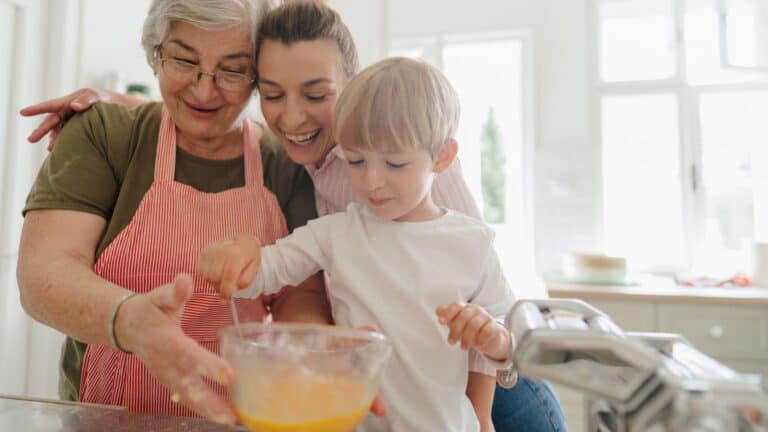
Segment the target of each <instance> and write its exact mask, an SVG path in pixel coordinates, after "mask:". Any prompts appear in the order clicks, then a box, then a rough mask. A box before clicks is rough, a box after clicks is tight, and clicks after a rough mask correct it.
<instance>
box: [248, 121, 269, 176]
mask: <svg viewBox="0 0 768 432" xmlns="http://www.w3.org/2000/svg"><path fill="white" fill-rule="evenodd" d="M262 131H263V129H262V127H261V126H260V125H259V124H256V123H251V122H250V121H248V119H244V120H243V153H244V155H245V186H248V187H253V186H262V185H263V184H264V171H263V169H262V166H261V143H260V141H261V136H262V134H263V132H262Z"/></svg>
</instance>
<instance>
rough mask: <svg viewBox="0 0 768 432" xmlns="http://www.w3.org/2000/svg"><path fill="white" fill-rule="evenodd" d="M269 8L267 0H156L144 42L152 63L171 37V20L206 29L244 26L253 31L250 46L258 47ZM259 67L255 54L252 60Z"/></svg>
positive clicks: (152, 5) (143, 35)
mask: <svg viewBox="0 0 768 432" xmlns="http://www.w3.org/2000/svg"><path fill="white" fill-rule="evenodd" d="M268 8H269V2H268V1H266V0H153V1H152V4H151V5H150V6H149V12H147V18H146V19H145V20H144V28H143V31H142V34H141V45H142V47H143V48H144V53H145V54H146V56H147V62H148V63H149V65H150V66H153V65H154V60H155V54H156V52H157V48H158V47H159V46H160V44H162V43H163V42H164V41H165V38H167V37H168V33H169V32H170V31H171V23H173V22H174V21H179V22H185V23H188V24H191V25H193V26H195V27H197V28H200V29H203V30H221V29H226V28H231V27H236V26H239V25H244V26H245V27H246V28H247V29H248V32H249V34H250V39H251V43H250V48H251V50H252V51H253V50H255V48H256V28H257V26H258V23H259V20H260V19H261V16H262V15H263V14H264V13H265V12H266V10H267V9H268ZM252 66H253V70H254V71H255V70H256V56H253V59H252Z"/></svg>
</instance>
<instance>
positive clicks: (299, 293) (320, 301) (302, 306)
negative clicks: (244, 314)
mask: <svg viewBox="0 0 768 432" xmlns="http://www.w3.org/2000/svg"><path fill="white" fill-rule="evenodd" d="M270 306H271V310H272V316H273V318H274V319H275V321H293V322H307V323H318V324H330V323H332V321H333V319H332V317H331V307H330V304H329V302H328V296H327V294H326V292H325V281H324V278H323V273H322V272H320V273H317V274H315V275H313V276H311V277H310V278H309V279H307V280H306V281H304V283H302V284H301V285H299V286H297V287H286V288H285V290H283V292H282V293H280V295H279V296H277V298H275V300H273V301H272V303H271V305H270Z"/></svg>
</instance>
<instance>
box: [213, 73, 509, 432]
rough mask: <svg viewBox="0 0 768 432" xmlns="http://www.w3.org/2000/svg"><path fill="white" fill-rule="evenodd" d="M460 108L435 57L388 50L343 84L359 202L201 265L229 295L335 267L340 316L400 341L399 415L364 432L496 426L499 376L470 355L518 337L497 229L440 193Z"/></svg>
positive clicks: (491, 353) (497, 356) (395, 368)
mask: <svg viewBox="0 0 768 432" xmlns="http://www.w3.org/2000/svg"><path fill="white" fill-rule="evenodd" d="M458 112H459V104H458V98H457V96H456V94H455V91H454V90H453V88H452V87H451V85H450V84H449V83H448V81H447V80H446V79H445V77H444V76H443V75H442V74H441V73H440V72H439V71H438V70H437V69H435V68H433V67H431V66H429V65H427V64H426V63H423V62H421V61H417V60H411V59H405V58H391V59H387V60H384V61H381V62H379V63H376V64H375V65H373V66H370V67H368V68H366V69H365V70H364V71H362V72H361V73H360V74H358V75H357V76H356V77H354V78H353V79H352V80H351V81H350V82H349V84H348V85H347V87H346V88H345V89H344V91H343V92H342V95H341V97H340V98H339V100H338V102H337V104H336V115H335V119H336V124H335V128H334V130H335V131H336V139H337V142H338V143H339V145H340V147H341V149H342V150H343V153H344V156H345V158H346V160H347V176H348V178H349V181H350V184H351V185H352V187H353V188H354V190H355V193H356V195H357V198H358V201H359V203H353V204H350V205H349V207H348V208H347V211H346V212H343V213H336V214H333V215H329V216H325V217H321V218H318V219H315V220H313V221H310V222H309V224H308V225H307V226H306V227H302V228H298V229H296V230H295V231H294V233H293V234H292V235H290V236H288V237H285V238H283V239H281V240H279V241H278V242H277V243H276V244H275V245H274V246H269V247H265V248H260V245H259V242H258V239H256V238H254V237H249V236H240V237H238V238H235V239H233V240H228V241H225V242H220V243H217V244H214V245H211V246H209V247H208V248H206V249H205V250H204V251H203V253H202V255H201V258H200V262H199V273H200V274H201V275H202V276H203V277H205V278H206V279H208V280H210V281H211V282H213V283H214V284H215V285H216V286H217V287H218V288H219V290H220V291H221V293H222V294H223V295H224V296H229V295H230V294H232V293H233V292H234V291H236V290H237V289H239V288H246V287H247V289H245V290H243V291H240V292H238V293H237V294H236V295H237V296H248V297H256V296H258V295H260V294H262V293H274V292H277V291H278V290H280V288H281V287H283V286H285V285H296V284H298V283H299V282H301V281H303V280H304V279H306V278H307V277H308V276H310V275H312V274H314V273H316V272H318V271H320V270H325V271H327V272H328V273H329V275H330V286H329V289H328V295H329V297H330V299H331V304H332V309H333V316H334V319H335V321H336V323H337V324H338V325H342V326H350V327H359V326H363V325H370V324H373V325H376V326H377V327H378V328H379V329H380V331H381V332H382V333H384V334H385V335H387V336H388V338H389V340H390V341H391V343H392V345H393V348H394V350H393V357H392V359H391V361H390V363H389V365H388V367H387V370H386V372H385V375H384V378H383V380H382V385H381V393H382V396H383V397H384V400H385V401H386V402H387V404H388V405H389V407H390V412H389V414H388V415H387V416H386V417H384V418H382V419H377V418H372V417H369V418H368V419H366V421H365V422H364V424H363V426H362V429H363V430H365V431H372V430H392V431H457V432H465V431H473V432H474V431H478V430H482V431H492V430H493V426H492V424H491V419H490V411H491V400H492V397H493V391H494V387H495V376H489V375H482V374H479V373H474V372H469V358H468V355H467V353H466V352H465V351H466V350H468V349H470V348H474V349H475V350H477V351H479V352H482V353H483V354H485V356H486V357H487V361H488V362H489V363H491V364H492V365H494V366H495V365H497V364H499V363H500V362H504V361H505V360H506V357H507V354H508V353H509V351H510V348H511V346H512V340H511V337H510V335H509V333H508V332H507V331H506V330H505V329H504V327H503V326H502V325H500V324H499V323H498V322H497V321H496V320H495V319H494V317H500V316H502V315H503V314H505V313H506V312H507V311H508V310H509V309H510V307H511V306H512V303H513V301H514V299H513V295H512V292H511V290H510V288H509V286H508V284H507V282H506V280H505V279H504V276H503V274H502V271H501V267H500V264H499V261H498V257H497V256H496V253H495V251H494V250H493V247H492V240H493V232H492V231H491V229H490V228H488V227H487V226H486V225H484V224H483V223H481V222H479V221H477V220H475V219H471V218H469V217H466V216H463V215H461V214H458V213H455V212H453V211H450V210H444V209H442V208H440V207H438V206H437V205H435V203H434V202H433V200H432V197H431V195H430V188H431V186H432V181H433V179H434V177H435V175H436V174H438V173H440V172H442V171H443V170H445V169H446V168H447V167H448V166H450V164H451V162H453V159H454V158H455V157H456V153H457V150H458V147H457V143H456V141H455V140H454V139H453V134H454V132H455V128H456V124H457V122H458V115H459V113H458ZM254 277H255V280H254V281H253V283H252V284H250V286H249V282H250V281H251V280H252V279H253V278H254ZM446 339H447V340H448V343H446V342H445V340H446ZM458 342H460V343H461V348H462V349H463V350H464V351H462V350H460V349H458V348H457V347H455V346H454V344H456V343H458Z"/></svg>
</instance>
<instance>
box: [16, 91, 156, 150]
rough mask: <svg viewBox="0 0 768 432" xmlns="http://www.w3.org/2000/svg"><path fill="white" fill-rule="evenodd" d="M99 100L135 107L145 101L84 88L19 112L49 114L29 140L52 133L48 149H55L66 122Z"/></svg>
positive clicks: (26, 114)
mask: <svg viewBox="0 0 768 432" xmlns="http://www.w3.org/2000/svg"><path fill="white" fill-rule="evenodd" d="M98 102H113V103H119V104H122V105H126V106H129V107H134V106H137V105H140V104H141V103H143V102H144V100H143V99H138V98H134V97H131V96H127V95H124V94H120V93H116V92H111V91H107V90H101V89H94V88H82V89H80V90H76V91H74V92H72V93H70V94H68V95H66V96H62V97H59V98H56V99H50V100H47V101H43V102H40V103H38V104H35V105H30V106H27V107H24V108H22V109H21V111H20V112H19V113H20V114H21V115H23V116H25V117H29V116H35V115H38V114H48V115H46V116H45V117H44V118H43V121H42V122H40V124H39V125H37V127H36V128H35V130H33V131H32V133H31V134H29V136H28V137H27V140H28V141H29V142H31V143H36V142H38V141H40V140H41V139H42V138H43V137H44V136H45V135H46V134H49V133H50V139H49V140H48V151H51V150H53V147H54V145H55V141H56V137H57V136H58V135H59V132H60V131H61V128H63V127H64V124H66V123H67V121H68V120H69V119H70V118H71V117H72V116H73V115H75V114H76V113H79V112H82V111H86V110H87V109H88V108H90V107H91V106H93V105H94V104H96V103H98Z"/></svg>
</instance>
